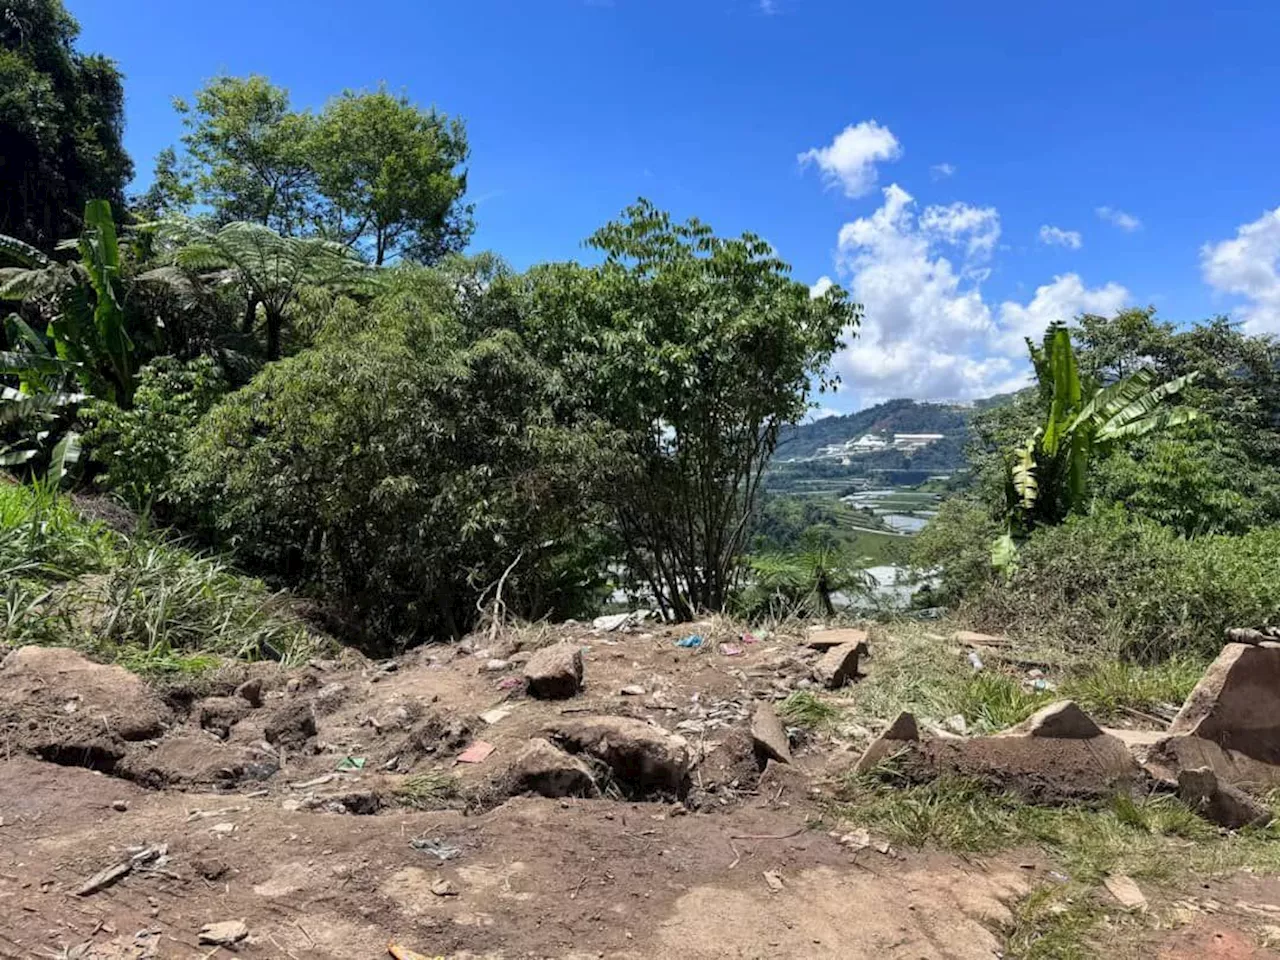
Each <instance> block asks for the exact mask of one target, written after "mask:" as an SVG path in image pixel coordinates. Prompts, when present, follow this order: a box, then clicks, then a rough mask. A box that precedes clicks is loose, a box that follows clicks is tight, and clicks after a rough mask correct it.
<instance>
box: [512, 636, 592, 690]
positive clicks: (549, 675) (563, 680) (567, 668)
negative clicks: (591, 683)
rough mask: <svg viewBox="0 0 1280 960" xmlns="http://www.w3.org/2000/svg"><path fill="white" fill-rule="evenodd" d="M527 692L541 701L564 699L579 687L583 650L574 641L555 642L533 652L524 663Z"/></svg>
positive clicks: (580, 684)
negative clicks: (531, 656)
mask: <svg viewBox="0 0 1280 960" xmlns="http://www.w3.org/2000/svg"><path fill="white" fill-rule="evenodd" d="M524 677H525V682H526V684H527V685H528V688H529V694H530V695H531V696H534V697H537V698H538V699H540V700H564V699H567V698H568V697H572V696H574V695H576V694H577V692H578V691H579V690H580V689H581V688H582V650H581V648H580V647H579V646H578V645H577V644H575V643H557V644H555V645H554V646H550V647H545V648H544V649H542V650H539V651H538V652H537V653H536V654H534V656H533V659H531V660H530V661H529V662H528V663H526V664H525V667H524Z"/></svg>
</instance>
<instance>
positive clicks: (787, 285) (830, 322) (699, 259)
mask: <svg viewBox="0 0 1280 960" xmlns="http://www.w3.org/2000/svg"><path fill="white" fill-rule="evenodd" d="M589 244H590V246H591V247H593V248H594V249H596V250H598V251H600V252H601V253H603V254H604V262H603V263H602V264H600V265H599V266H595V267H581V266H578V265H576V264H558V265H550V266H546V267H541V268H536V269H534V270H532V271H530V272H529V273H528V274H527V275H526V276H524V277H523V278H520V279H519V281H518V282H517V284H516V286H517V287H518V289H519V296H520V298H521V299H522V300H523V306H522V308H521V311H520V312H521V315H522V317H521V324H522V326H521V329H522V330H523V332H524V334H525V336H526V337H527V338H528V342H529V344H530V346H531V347H532V349H533V350H534V352H535V353H536V354H537V355H538V356H539V357H540V358H541V359H542V360H543V361H544V362H545V363H546V364H548V365H549V366H550V367H552V368H554V369H556V370H557V371H559V375H560V377H561V378H562V380H563V382H564V384H565V390H564V393H565V396H564V401H563V402H565V403H567V404H573V405H576V406H577V407H579V408H580V409H581V410H583V411H586V415H588V416H590V417H592V418H595V419H597V420H599V421H601V422H603V423H605V424H607V425H608V426H609V427H610V428H612V429H614V430H617V431H619V432H620V433H621V434H622V435H623V436H625V438H626V442H625V445H624V446H623V448H622V450H621V452H620V453H619V455H618V456H616V457H614V458H612V459H611V460H609V461H607V462H602V463H601V464H600V468H599V473H598V480H599V490H600V497H601V499H602V500H603V502H605V503H607V504H608V505H609V506H610V508H611V510H612V516H613V520H614V524H615V526H616V529H617V531H618V533H619V535H620V537H621V539H622V542H623V543H624V544H625V545H626V549H627V554H628V561H629V564H630V566H631V568H632V569H633V570H634V571H636V572H637V573H638V574H639V575H640V576H641V577H643V579H644V580H645V581H647V583H648V585H649V587H650V589H651V590H652V592H653V593H654V595H655V596H656V597H657V598H658V602H659V603H660V604H661V605H662V607H663V609H664V610H666V611H667V612H668V613H670V614H673V615H675V616H677V617H679V618H682V619H687V618H690V617H692V616H693V615H694V613H695V612H696V611H699V610H720V609H723V607H724V605H725V603H726V601H727V600H728V599H729V596H730V594H731V592H732V590H733V587H734V584H735V582H736V575H737V571H738V564H739V560H740V555H741V554H742V552H743V551H742V548H743V544H744V541H745V538H746V536H747V531H748V521H749V518H750V515H751V512H752V508H753V506H754V503H755V500H756V496H757V493H758V491H759V487H760V478H761V474H762V472H763V470H764V467H765V465H766V464H767V462H768V459H769V456H770V454H771V453H772V452H773V449H774V446H775V444H776V443H777V440H778V433H779V430H780V429H781V428H782V427H783V426H784V425H785V424H788V423H794V422H797V421H798V420H799V419H800V418H801V417H802V416H803V415H804V413H805V412H806V410H807V409H808V406H809V399H810V395H811V390H812V389H813V387H812V385H813V383H814V382H815V380H816V381H817V382H818V383H819V386H820V387H825V386H826V385H827V384H828V381H826V380H824V379H822V378H823V377H824V371H825V369H826V367H827V363H828V361H829V360H830V358H831V356H832V354H833V353H834V352H835V350H836V349H837V347H838V346H839V344H840V336H841V332H842V331H844V330H846V329H850V328H853V327H855V326H856V325H857V323H858V321H859V318H860V313H861V311H860V308H858V307H857V306H855V305H853V304H851V303H850V302H849V301H848V298H847V296H846V294H845V293H844V292H843V291H842V290H840V289H839V288H832V289H831V290H829V291H828V292H827V293H826V294H824V295H823V296H821V297H817V298H811V297H810V295H809V290H808V287H806V286H805V285H804V284H801V283H797V282H796V281H794V280H792V279H791V277H790V276H789V268H788V267H787V265H786V264H785V263H783V262H782V261H781V260H779V259H778V258H777V257H776V256H775V255H774V253H773V250H772V248H771V247H770V246H769V245H768V244H767V243H765V242H764V241H763V240H761V239H760V238H759V237H756V236H753V235H751V234H746V235H744V236H742V237H740V238H737V239H724V238H720V237H717V236H715V235H714V234H713V233H712V231H711V229H710V228H709V227H707V226H706V225H704V224H701V223H699V222H697V221H690V222H688V223H684V224H677V223H673V222H672V220H671V218H670V217H669V216H668V215H667V214H665V213H662V212H660V211H658V210H657V209H655V208H654V207H653V206H652V205H651V204H649V203H647V202H645V201H641V202H640V203H638V204H636V205H635V206H633V207H631V208H630V209H629V210H627V211H626V213H625V215H624V217H623V219H621V220H620V221H617V222H615V223H611V224H609V225H607V226H605V227H604V228H603V229H602V230H600V231H599V232H598V233H596V234H595V235H594V236H593V237H592V238H591V239H590V241H589Z"/></svg>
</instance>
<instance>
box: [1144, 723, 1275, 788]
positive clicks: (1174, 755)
mask: <svg viewBox="0 0 1280 960" xmlns="http://www.w3.org/2000/svg"><path fill="white" fill-rule="evenodd" d="M1130 750H1131V751H1133V753H1134V755H1135V756H1136V757H1137V758H1138V762H1139V763H1141V764H1142V765H1143V767H1144V768H1146V770H1147V772H1148V773H1150V774H1151V775H1152V776H1153V777H1155V778H1156V779H1157V780H1162V781H1164V782H1165V783H1166V784H1174V783H1176V782H1177V780H1178V774H1179V772H1181V771H1183V770H1196V769H1199V768H1201V767H1208V768H1209V769H1210V770H1212V771H1213V773H1214V776H1216V777H1217V778H1218V779H1219V780H1220V781H1221V782H1223V783H1228V784H1231V785H1232V786H1236V787H1243V788H1245V789H1247V790H1256V791H1261V792H1265V791H1267V790H1273V789H1275V788H1277V787H1280V767H1278V766H1274V765H1273V764H1270V763H1263V762H1262V761H1261V760H1254V759H1253V758H1252V757H1248V756H1246V755H1245V754H1243V753H1240V752H1239V751H1238V750H1227V749H1225V748H1224V747H1220V746H1218V744H1216V743H1214V742H1213V741H1212V740H1202V739H1201V738H1199V737H1192V736H1187V735H1186V734H1178V735H1175V736H1165V735H1159V736H1158V737H1157V738H1156V739H1155V741H1154V742H1152V743H1146V744H1144V743H1141V742H1139V743H1135V744H1130Z"/></svg>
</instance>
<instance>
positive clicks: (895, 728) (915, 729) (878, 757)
mask: <svg viewBox="0 0 1280 960" xmlns="http://www.w3.org/2000/svg"><path fill="white" fill-rule="evenodd" d="M919 739H920V727H919V725H918V724H917V723H916V718H915V717H914V716H912V715H911V714H909V713H906V712H905V711H904V712H902V713H900V714H898V716H897V718H896V719H895V720H894V721H893V723H891V724H889V728H888V729H887V730H885V732H884V733H882V734H880V736H878V737H876V739H875V740H873V741H872V742H871V746H869V747H867V749H866V750H865V751H863V754H862V756H861V757H859V758H858V762H857V763H856V764H854V766H853V772H854V773H867V772H868V771H870V770H874V769H875V768H876V767H878V766H879V765H880V764H882V763H884V761H886V760H888V759H889V758H890V757H892V756H894V755H895V754H898V753H901V752H902V751H903V750H904V749H905V748H906V747H907V745H908V744H911V743H915V742H916V741H917V740H919Z"/></svg>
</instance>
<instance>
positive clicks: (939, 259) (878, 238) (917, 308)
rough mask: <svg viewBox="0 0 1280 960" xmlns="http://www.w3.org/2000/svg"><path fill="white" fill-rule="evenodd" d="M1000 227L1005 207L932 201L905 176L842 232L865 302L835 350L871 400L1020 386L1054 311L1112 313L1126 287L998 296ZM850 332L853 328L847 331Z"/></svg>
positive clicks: (845, 259) (1062, 286) (1058, 286)
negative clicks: (993, 299) (1031, 346)
mask: <svg viewBox="0 0 1280 960" xmlns="http://www.w3.org/2000/svg"><path fill="white" fill-rule="evenodd" d="M999 236H1000V216H999V212H998V211H997V210H995V209H994V208H992V207H973V206H970V205H968V204H964V203H954V204H951V205H949V206H931V207H926V208H925V209H924V210H923V211H922V212H918V211H917V206H916V202H915V200H914V199H913V198H912V197H911V195H910V194H908V193H907V192H906V191H905V190H903V189H902V188H901V187H900V186H898V185H897V184H893V185H891V186H889V187H887V188H885V190H884V203H883V205H882V206H881V207H880V208H879V209H878V210H876V211H875V212H874V213H872V214H871V215H870V216H867V217H860V218H858V219H857V220H854V221H852V222H850V223H846V224H845V225H844V227H842V228H841V230H840V236H839V241H838V249H837V267H838V268H839V270H840V271H841V273H842V274H843V275H844V276H845V277H847V278H848V283H847V286H848V288H849V290H850V292H851V294H852V298H853V299H854V300H855V301H857V302H859V303H862V304H863V305H864V307H865V309H866V319H865V321H864V323H863V325H862V327H861V329H860V330H859V334H858V336H857V338H856V339H853V340H852V341H851V343H850V346H849V347H848V348H846V349H845V350H844V351H842V352H841V354H840V355H839V356H838V357H837V358H836V361H835V364H836V369H837V371H838V372H839V373H841V375H842V376H843V377H844V380H845V387H846V388H847V389H849V390H851V391H852V392H854V393H855V394H857V395H858V397H859V399H860V400H861V401H862V402H863V403H867V402H874V401H876V400H879V399H884V398H887V397H903V396H909V397H915V398H917V399H922V400H965V399H972V398H975V397H983V396H990V395H991V394H993V393H1001V392H1005V391H1008V390H1014V389H1017V388H1018V387H1020V386H1022V385H1024V384H1025V382H1026V380H1027V373H1028V370H1027V361H1026V347H1025V345H1024V344H1023V342H1022V337H1023V336H1024V335H1032V336H1039V334H1041V333H1043V331H1044V328H1045V327H1046V326H1048V324H1049V323H1050V322H1051V321H1052V320H1070V319H1071V318H1072V317H1074V316H1075V315H1076V314H1078V313H1081V312H1091V313H1108V312H1111V311H1112V310H1115V309H1117V308H1119V307H1120V306H1122V305H1123V304H1124V303H1125V302H1126V301H1127V299H1128V292H1127V291H1126V290H1125V289H1124V288H1123V287H1121V286H1120V285H1118V284H1114V283H1110V284H1106V285H1105V286H1103V287H1097V288H1089V287H1086V286H1085V284H1084V282H1083V281H1082V280H1081V279H1080V277H1079V276H1077V275H1076V274H1066V275H1064V276H1061V277H1056V278H1054V280H1053V281H1052V282H1051V283H1048V284H1045V285H1044V286H1041V287H1040V288H1039V289H1037V290H1036V292H1035V296H1034V297H1033V298H1032V300H1031V301H1030V302H1029V303H1027V304H1021V303H1017V302H1015V301H1006V302H1004V303H1001V304H1000V305H999V306H998V307H996V308H994V309H993V307H992V306H990V305H989V304H988V303H987V301H986V299H985V298H984V297H983V293H982V283H983V282H984V281H985V280H986V279H987V278H988V276H989V274H990V270H989V269H987V268H985V267H982V266H981V264H982V263H984V262H985V261H986V260H987V259H988V258H989V257H990V256H991V254H992V252H993V250H994V248H995V244H996V241H997V239H998V238H999ZM846 339H848V338H846Z"/></svg>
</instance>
